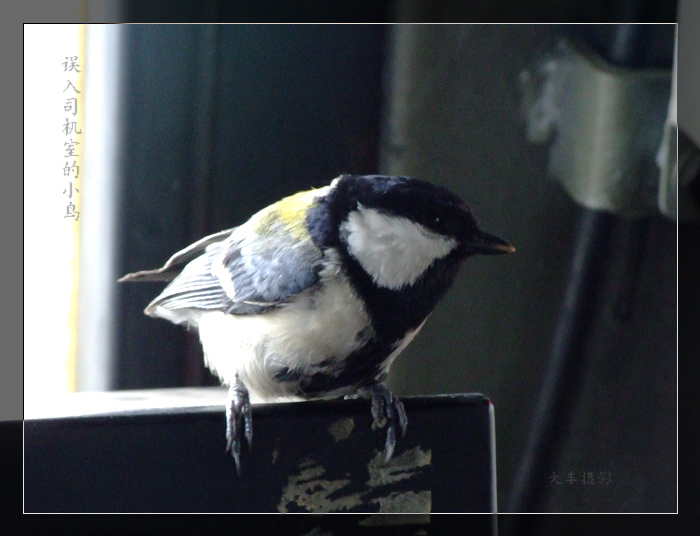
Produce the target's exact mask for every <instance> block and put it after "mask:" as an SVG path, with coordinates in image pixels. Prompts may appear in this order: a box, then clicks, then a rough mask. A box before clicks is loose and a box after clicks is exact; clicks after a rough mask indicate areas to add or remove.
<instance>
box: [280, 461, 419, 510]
mask: <svg viewBox="0 0 700 536" xmlns="http://www.w3.org/2000/svg"><path fill="white" fill-rule="evenodd" d="M431 459H432V453H431V451H430V450H426V451H423V450H421V448H420V447H414V448H412V449H410V450H407V451H406V452H404V453H402V454H400V455H398V456H396V457H395V458H393V459H391V460H390V461H389V462H388V463H386V462H384V453H383V452H375V455H374V456H373V457H372V459H371V460H370V461H369V463H368V464H367V473H366V474H365V475H364V476H363V477H362V478H363V480H365V482H364V483H363V484H362V485H361V487H360V490H359V491H357V488H358V486H357V485H353V479H352V475H350V474H349V473H347V474H346V475H345V478H339V479H331V478H328V476H327V471H326V468H325V467H323V466H322V465H321V464H319V463H318V462H317V461H315V460H314V459H312V458H306V459H305V460H304V461H303V462H301V463H300V464H299V472H298V473H297V474H292V475H290V476H289V477H288V481H287V485H286V486H285V487H284V489H283V490H282V495H281V498H280V501H279V503H278V505H277V509H278V510H279V511H280V512H290V511H298V510H299V509H302V510H304V511H307V512H342V511H349V510H351V509H353V508H356V507H358V506H361V505H367V506H368V509H371V510H372V511H376V512H379V513H401V512H411V513H430V510H431V504H432V494H431V491H430V490H414V489H406V488H407V486H406V484H407V483H408V484H410V482H409V481H410V480H411V479H412V478H415V477H417V476H419V475H420V474H421V473H422V472H423V471H424V470H425V469H426V468H429V467H430V464H431ZM399 482H401V483H402V485H401V489H397V483H399Z"/></svg>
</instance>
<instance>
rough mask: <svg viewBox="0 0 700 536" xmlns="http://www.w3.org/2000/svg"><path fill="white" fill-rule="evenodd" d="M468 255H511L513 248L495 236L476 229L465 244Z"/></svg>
mask: <svg viewBox="0 0 700 536" xmlns="http://www.w3.org/2000/svg"><path fill="white" fill-rule="evenodd" d="M466 245H467V247H468V248H469V251H470V253H481V254H482V255H494V254H496V253H513V252H514V251H515V248H514V247H513V245H512V244H510V243H509V242H506V241H505V240H503V239H502V238H499V237H497V236H495V235H492V234H488V233H485V232H484V231H482V230H480V229H477V230H476V232H475V233H474V234H473V235H472V236H471V238H470V239H469V240H467V243H466Z"/></svg>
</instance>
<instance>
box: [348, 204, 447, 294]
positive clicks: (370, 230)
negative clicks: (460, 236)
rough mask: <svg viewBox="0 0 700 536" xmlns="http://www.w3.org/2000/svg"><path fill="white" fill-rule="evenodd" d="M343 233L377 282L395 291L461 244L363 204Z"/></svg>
mask: <svg viewBox="0 0 700 536" xmlns="http://www.w3.org/2000/svg"><path fill="white" fill-rule="evenodd" d="M340 232H341V237H342V238H343V240H345V243H346V245H347V248H348V251H349V252H350V254H351V255H352V256H353V257H355V259H357V261H358V262H359V263H360V265H361V266H362V268H364V270H365V271H366V272H367V273H368V274H369V275H370V276H372V279H374V282H375V283H376V284H377V285H379V286H380V287H385V288H389V289H393V290H397V289H400V288H402V287H404V286H406V285H412V284H413V283H415V282H416V280H417V279H418V278H419V277H420V276H421V274H422V273H423V272H424V271H425V270H426V268H428V267H429V266H430V265H431V264H433V262H435V261H436V260H437V259H441V258H442V257H445V256H446V255H448V254H449V253H450V252H451V251H452V250H453V249H454V248H455V247H456V246H457V241H456V240H454V239H453V238H449V237H446V236H442V235H439V234H437V233H434V232H432V231H430V230H429V229H427V228H425V227H423V226H422V225H420V224H418V223H415V222H412V221H411V220H408V219H406V218H401V217H397V216H390V215H388V214H383V213H381V212H379V211H378V210H375V209H371V208H365V207H363V206H362V205H360V207H359V208H358V210H356V211H353V212H351V213H350V215H349V216H348V219H347V220H345V221H344V222H343V223H342V225H341V226H340Z"/></svg>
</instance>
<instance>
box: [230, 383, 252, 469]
mask: <svg viewBox="0 0 700 536" xmlns="http://www.w3.org/2000/svg"><path fill="white" fill-rule="evenodd" d="M243 436H245V439H246V442H247V443H248V449H249V450H250V449H252V448H253V415H252V412H251V410H250V397H249V396H248V389H246V386H245V385H243V382H242V381H240V380H238V379H237V380H236V383H234V384H233V385H232V386H231V387H230V388H229V390H228V401H227V403H226V452H228V451H229V450H230V451H231V455H232V456H233V459H234V460H235V462H236V472H237V473H238V476H241V443H242V438H243Z"/></svg>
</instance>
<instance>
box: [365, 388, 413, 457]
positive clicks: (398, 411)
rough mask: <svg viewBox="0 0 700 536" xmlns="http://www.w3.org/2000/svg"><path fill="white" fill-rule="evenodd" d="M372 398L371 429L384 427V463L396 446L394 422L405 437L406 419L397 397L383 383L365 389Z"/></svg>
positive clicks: (401, 404)
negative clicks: (372, 420)
mask: <svg viewBox="0 0 700 536" xmlns="http://www.w3.org/2000/svg"><path fill="white" fill-rule="evenodd" d="M366 391H367V392H369V394H370V395H371V396H372V418H373V419H374V422H373V423H372V429H373V430H376V429H377V428H384V427H386V447H385V448H386V450H385V453H386V454H385V456H384V459H385V461H387V462H388V461H389V460H390V459H391V456H392V455H393V454H394V447H395V446H396V422H397V421H398V423H399V428H400V429H401V435H402V436H405V435H406V427H407V426H408V418H407V417H406V410H405V409H404V407H403V403H402V402H401V400H399V397H398V396H396V395H395V394H394V393H392V392H391V390H389V388H388V387H387V386H386V385H385V384H384V382H379V383H375V384H374V385H372V386H371V387H368V388H367V389H366Z"/></svg>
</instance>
